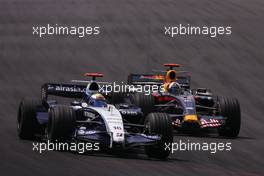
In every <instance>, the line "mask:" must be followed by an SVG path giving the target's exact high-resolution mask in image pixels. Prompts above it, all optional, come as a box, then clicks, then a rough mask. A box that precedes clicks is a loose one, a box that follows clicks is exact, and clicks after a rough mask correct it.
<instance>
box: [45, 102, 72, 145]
mask: <svg viewBox="0 0 264 176" xmlns="http://www.w3.org/2000/svg"><path fill="white" fill-rule="evenodd" d="M75 123H76V115H75V112H74V110H73V109H72V108H71V107H69V106H63V105H58V106H55V107H53V108H50V110H49V120H48V124H47V129H46V135H47V138H48V140H50V141H52V142H56V141H61V142H64V141H67V140H70V138H71V137H72V135H73V133H74V130H75Z"/></svg>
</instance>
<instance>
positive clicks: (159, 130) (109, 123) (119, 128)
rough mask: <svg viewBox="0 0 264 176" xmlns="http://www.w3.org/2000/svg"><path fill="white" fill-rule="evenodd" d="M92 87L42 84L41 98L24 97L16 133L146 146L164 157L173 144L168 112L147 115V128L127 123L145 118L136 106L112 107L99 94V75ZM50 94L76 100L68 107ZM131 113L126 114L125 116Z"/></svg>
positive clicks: (152, 154) (111, 145) (27, 136)
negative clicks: (168, 145) (130, 119)
mask: <svg viewBox="0 0 264 176" xmlns="http://www.w3.org/2000/svg"><path fill="white" fill-rule="evenodd" d="M85 75H86V76H91V77H92V80H90V81H87V82H88V85H87V86H86V85H85V86H84V85H80V84H51V83H46V84H44V85H43V86H42V97H41V98H40V99H35V98H33V99H32V98H25V99H23V100H22V101H21V103H20V105H19V110H18V135H19V137H20V138H21V139H33V138H34V137H35V136H42V138H43V139H46V140H49V141H52V142H76V141H78V142H79V141H82V142H98V143H99V144H100V146H102V147H107V148H110V149H111V148H120V149H127V148H132V147H140V146H144V148H145V152H146V154H147V155H148V156H149V157H153V158H158V159H166V158H167V157H168V156H169V154H170V151H167V150H166V149H165V148H166V147H165V143H171V142H173V134H172V121H171V118H170V117H169V116H168V115H167V114H166V113H149V114H148V115H146V117H145V118H144V119H145V121H144V123H143V124H138V123H137V124H136V123H131V122H128V121H126V120H125V119H126V118H127V117H126V116H129V118H131V116H142V115H143V113H142V112H141V109H140V108H138V107H136V106H135V105H134V106H133V105H131V106H128V107H125V108H124V107H122V106H120V108H122V113H120V109H118V108H117V107H115V106H114V105H111V104H108V103H107V100H106V98H105V97H104V95H103V94H101V93H100V92H99V84H98V82H97V81H96V80H95V78H96V77H102V76H103V75H102V74H99V73H87V74H85ZM50 95H52V96H61V97H68V98H69V97H70V98H74V101H71V103H70V104H68V105H62V104H59V103H58V102H57V101H55V100H50V97H49V96H50ZM126 112H127V113H126Z"/></svg>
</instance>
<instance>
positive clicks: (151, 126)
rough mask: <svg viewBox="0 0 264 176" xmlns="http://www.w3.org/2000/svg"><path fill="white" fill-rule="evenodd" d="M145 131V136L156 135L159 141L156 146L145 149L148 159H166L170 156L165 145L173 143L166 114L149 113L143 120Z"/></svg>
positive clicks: (169, 119) (169, 122)
mask: <svg viewBox="0 0 264 176" xmlns="http://www.w3.org/2000/svg"><path fill="white" fill-rule="evenodd" d="M145 130H146V133H147V134H154V135H155V134H157V135H160V136H161V140H160V141H159V142H158V143H157V144H156V145H149V146H146V147H145V152H146V154H147V155H148V157H153V158H158V159H166V158H167V157H168V156H169V155H170V152H171V151H170V150H168V149H166V145H165V144H167V145H168V144H169V143H172V142H173V133H172V121H171V118H170V117H169V116H168V114H166V113H150V114H149V115H148V116H147V117H146V120H145Z"/></svg>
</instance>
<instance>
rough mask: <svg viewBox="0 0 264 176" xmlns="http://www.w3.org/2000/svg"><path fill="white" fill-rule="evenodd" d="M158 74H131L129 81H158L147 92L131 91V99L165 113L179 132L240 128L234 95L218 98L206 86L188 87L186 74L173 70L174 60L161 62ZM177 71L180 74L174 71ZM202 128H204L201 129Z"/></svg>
mask: <svg viewBox="0 0 264 176" xmlns="http://www.w3.org/2000/svg"><path fill="white" fill-rule="evenodd" d="M164 66H166V67H168V69H167V70H166V71H160V73H158V74H131V75H129V76H128V83H129V84H131V85H159V86H160V89H159V90H158V91H155V92H152V94H151V95H145V94H144V93H134V94H131V100H132V103H133V104H135V105H137V106H138V107H141V108H142V111H143V112H145V113H146V114H147V113H149V112H150V111H151V112H152V111H155V112H162V113H168V114H169V116H170V117H171V119H172V123H173V126H174V128H175V129H176V130H177V131H181V132H197V130H202V129H209V128H216V129H217V130H218V133H219V135H220V136H223V137H231V138H233V137H237V136H238V134H239V131H240V123H241V115H240V105H239V102H238V100H237V99H235V98H221V97H219V96H215V95H213V94H212V92H211V90H209V89H206V88H199V89H191V88H190V75H189V74H186V73H187V72H185V71H183V72H182V73H181V72H180V71H176V70H174V69H173V68H174V67H179V65H178V64H164ZM178 73H180V76H177V74H178ZM204 131H206V130H204Z"/></svg>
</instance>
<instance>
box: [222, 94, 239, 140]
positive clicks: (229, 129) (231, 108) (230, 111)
mask: <svg viewBox="0 0 264 176" xmlns="http://www.w3.org/2000/svg"><path fill="white" fill-rule="evenodd" d="M219 111H220V115H221V116H223V117H226V118H227V119H226V123H225V124H224V125H223V126H220V127H219V128H218V133H219V135H220V136H224V137H229V138H235V137H237V136H238V134H239V131H240V123H241V113H240V105H239V102H238V100H237V99H235V98H232V99H227V98H219Z"/></svg>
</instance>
